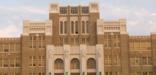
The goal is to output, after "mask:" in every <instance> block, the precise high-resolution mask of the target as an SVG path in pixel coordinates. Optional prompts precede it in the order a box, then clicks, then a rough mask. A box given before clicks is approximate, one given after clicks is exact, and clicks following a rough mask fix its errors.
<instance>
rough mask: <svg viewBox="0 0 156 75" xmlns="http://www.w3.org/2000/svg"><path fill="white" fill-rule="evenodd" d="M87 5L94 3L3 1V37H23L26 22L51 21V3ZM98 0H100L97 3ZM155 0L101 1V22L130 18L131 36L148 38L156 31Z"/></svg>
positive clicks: (78, 0)
mask: <svg viewBox="0 0 156 75" xmlns="http://www.w3.org/2000/svg"><path fill="white" fill-rule="evenodd" d="M56 1H57V2H58V3H60V4H72V5H78V4H88V3H89V2H90V1H93V0H69V1H70V3H69V2H68V1H67V0H1V1H0V36H1V37H10V36H20V34H21V33H22V29H23V20H24V19H30V20H48V6H49V4H50V3H53V2H56ZM96 1H97V0H96ZM155 3H156V0H99V7H100V15H101V19H104V20H117V19H120V18H126V19H127V28H128V32H129V33H130V34H131V35H149V34H150V32H156V25H155V24H156V4H155Z"/></svg>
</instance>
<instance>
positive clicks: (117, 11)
mask: <svg viewBox="0 0 156 75" xmlns="http://www.w3.org/2000/svg"><path fill="white" fill-rule="evenodd" d="M102 8H103V9H104V10H102V15H103V16H104V18H105V19H107V18H111V19H112V18H113V19H114V18H115V19H119V18H126V19H127V28H128V32H129V33H130V34H136V35H138V34H139V35H140V34H141V35H144V34H150V32H156V25H155V24H156V13H154V12H152V11H149V10H148V9H145V8H132V7H128V6H115V5H111V4H105V5H103V6H102Z"/></svg>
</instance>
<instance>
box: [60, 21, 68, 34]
mask: <svg viewBox="0 0 156 75" xmlns="http://www.w3.org/2000/svg"><path fill="white" fill-rule="evenodd" d="M67 28H68V27H67V21H61V22H60V28H59V30H60V34H66V33H67Z"/></svg>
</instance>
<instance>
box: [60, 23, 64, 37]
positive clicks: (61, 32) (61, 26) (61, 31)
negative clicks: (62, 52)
mask: <svg viewBox="0 0 156 75" xmlns="http://www.w3.org/2000/svg"><path fill="white" fill-rule="evenodd" d="M60 34H63V22H62V21H61V22H60Z"/></svg>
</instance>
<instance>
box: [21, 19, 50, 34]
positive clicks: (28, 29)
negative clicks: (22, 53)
mask: <svg viewBox="0 0 156 75" xmlns="http://www.w3.org/2000/svg"><path fill="white" fill-rule="evenodd" d="M31 33H45V35H52V21H50V20H49V21H30V20H24V28H23V34H22V35H29V34H31Z"/></svg>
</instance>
